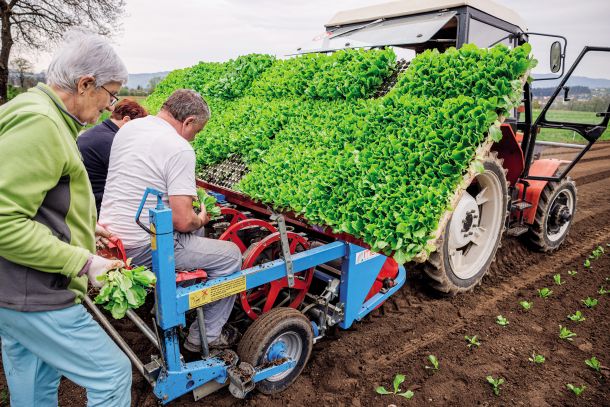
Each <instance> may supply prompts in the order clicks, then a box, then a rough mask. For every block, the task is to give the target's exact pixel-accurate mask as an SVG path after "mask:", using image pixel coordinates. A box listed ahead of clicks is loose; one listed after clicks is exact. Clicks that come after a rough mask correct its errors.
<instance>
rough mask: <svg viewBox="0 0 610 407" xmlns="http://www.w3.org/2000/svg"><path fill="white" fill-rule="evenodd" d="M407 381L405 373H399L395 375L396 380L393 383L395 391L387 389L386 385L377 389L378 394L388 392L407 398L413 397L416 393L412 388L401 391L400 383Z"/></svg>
mask: <svg viewBox="0 0 610 407" xmlns="http://www.w3.org/2000/svg"><path fill="white" fill-rule="evenodd" d="M404 381H405V375H402V374H397V375H396V376H395V377H394V382H393V383H392V385H393V386H394V391H393V392H390V391H388V390H386V389H385V387H383V386H379V387H377V388H376V389H375V391H376V392H377V394H381V395H386V394H395V395H397V396H401V397H404V398H406V399H407V400H409V399H411V398H413V396H414V395H415V393H413V392H412V391H411V390H407V391H405V392H401V390H400V385H401V384H402V383H403V382H404Z"/></svg>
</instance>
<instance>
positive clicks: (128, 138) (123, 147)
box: [100, 89, 241, 352]
mask: <svg viewBox="0 0 610 407" xmlns="http://www.w3.org/2000/svg"><path fill="white" fill-rule="evenodd" d="M209 117H210V110H209V108H208V105H207V104H206V102H205V101H204V100H203V98H202V97H201V95H199V93H197V92H195V91H193V90H187V89H180V90H177V91H175V92H174V93H173V94H172V95H171V96H170V97H169V98H168V99H167V100H166V101H165V103H164V104H163V107H162V108H161V111H160V112H159V113H158V114H157V115H156V116H147V117H145V118H141V119H136V120H132V121H130V122H128V123H126V124H125V125H124V126H123V127H121V129H120V130H119V131H118V132H117V134H116V136H115V138H114V142H113V144H112V150H111V152H110V164H109V168H108V178H107V180H106V187H105V191H104V198H103V201H102V207H101V211H100V223H101V224H102V225H105V226H106V227H107V229H108V230H109V231H110V232H112V233H113V234H114V235H116V236H117V237H119V238H120V239H121V240H122V242H123V245H124V246H125V251H126V252H127V256H128V257H131V258H132V262H133V264H137V265H146V266H148V267H150V266H151V263H152V252H151V249H150V236H149V235H148V233H146V232H145V231H144V230H142V229H141V228H140V227H139V226H138V225H137V224H136V223H135V221H134V216H135V214H136V212H137V209H138V206H139V204H140V200H141V199H142V195H143V193H144V190H145V189H146V188H148V187H151V188H155V189H157V190H159V191H161V192H163V193H164V200H165V203H166V205H169V207H170V208H171V209H172V220H173V224H174V232H175V233H174V239H175V244H174V247H175V249H174V257H175V261H176V268H177V269H179V270H195V269H204V270H205V271H206V272H207V273H208V276H209V278H216V277H221V276H225V275H228V274H232V273H234V272H236V271H238V270H239V269H240V268H241V252H240V250H239V248H238V247H237V245H235V244H234V243H232V242H226V241H220V240H214V239H206V238H204V237H201V236H200V231H201V230H202V229H201V228H202V227H203V226H204V225H205V224H206V223H207V222H208V221H209V218H208V216H207V214H206V213H205V209H203V210H202V212H201V213H200V214H199V215H197V214H196V213H195V212H194V210H193V199H195V197H196V196H197V192H196V185H195V152H194V151H193V148H192V147H191V145H190V144H189V142H190V141H192V140H193V139H194V138H195V135H196V134H197V133H198V132H200V131H201V130H202V129H203V127H204V126H205V125H206V123H207V121H208V119H209ZM154 207H155V198H154V197H149V200H148V201H147V202H146V206H145V208H154ZM143 213H144V214H146V213H147V211H144V212H143ZM141 220H142V222H143V223H145V224H148V217H147V216H142V218H141ZM234 301H235V297H234V296H231V297H228V298H224V299H222V300H219V301H216V302H213V303H211V304H208V305H206V306H204V315H205V328H206V336H207V339H208V343H209V345H210V347H211V348H213V347H217V348H222V347H227V346H230V345H232V344H233V343H234V342H235V340H236V339H237V338H236V332H235V331H234V330H232V329H230V327H228V326H227V327H225V326H224V325H225V323H226V322H227V319H228V318H229V314H230V313H231V309H232V308H233V303H234ZM184 347H185V348H186V349H187V350H188V351H191V352H198V351H199V350H200V347H201V337H200V334H199V326H198V324H197V321H196V320H195V322H194V323H193V324H192V325H191V327H190V329H189V336H188V338H187V340H186V342H185V344H184Z"/></svg>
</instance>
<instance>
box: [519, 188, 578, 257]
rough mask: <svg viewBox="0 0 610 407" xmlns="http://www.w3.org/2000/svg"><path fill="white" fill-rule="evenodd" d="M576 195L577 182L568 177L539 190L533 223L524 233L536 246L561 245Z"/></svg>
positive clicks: (552, 247)
mask: <svg viewBox="0 0 610 407" xmlns="http://www.w3.org/2000/svg"><path fill="white" fill-rule="evenodd" d="M576 199H577V198H576V184H575V183H574V181H572V180H571V179H570V178H569V177H568V178H565V179H563V180H561V181H559V182H549V183H547V184H546V186H545V187H544V189H543V190H542V193H541V194H540V200H539V201H538V208H536V217H535V218H534V224H533V225H532V227H531V228H530V230H529V232H528V233H527V234H526V235H525V239H526V240H527V242H528V243H530V244H531V246H533V248H534V249H536V250H539V251H541V252H550V251H553V250H556V249H558V248H559V246H561V243H563V241H564V240H565V238H566V236H567V235H568V232H569V231H570V226H572V220H573V219H574V214H575V213H576Z"/></svg>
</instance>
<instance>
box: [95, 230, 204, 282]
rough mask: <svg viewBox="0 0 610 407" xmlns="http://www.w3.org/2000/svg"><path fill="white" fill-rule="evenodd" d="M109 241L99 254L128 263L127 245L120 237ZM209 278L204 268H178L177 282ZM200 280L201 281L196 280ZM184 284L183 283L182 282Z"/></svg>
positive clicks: (201, 280) (98, 250) (100, 249)
mask: <svg viewBox="0 0 610 407" xmlns="http://www.w3.org/2000/svg"><path fill="white" fill-rule="evenodd" d="M108 240H109V242H108V244H107V245H105V246H103V247H99V248H98V249H97V255H98V256H102V257H105V258H107V259H120V260H123V262H124V263H125V264H127V254H126V253H125V247H123V242H121V239H119V238H118V237H111V238H110V239H108ZM207 279H208V273H206V272H205V270H202V269H196V270H192V271H187V270H176V284H178V283H184V282H186V281H188V282H190V283H191V284H194V283H199V282H203V281H205V280H207ZM196 280H199V281H196ZM181 285H183V284H181Z"/></svg>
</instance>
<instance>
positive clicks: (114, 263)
mask: <svg viewBox="0 0 610 407" xmlns="http://www.w3.org/2000/svg"><path fill="white" fill-rule="evenodd" d="M85 267H86V266H85ZM121 267H125V263H123V261H121V260H109V259H106V258H104V257H102V256H97V255H92V256H91V263H90V264H89V268H88V269H87V270H86V271H85V272H86V273H87V277H88V278H89V282H90V283H91V285H92V286H93V287H96V288H100V287H101V286H103V285H104V283H103V282H101V281H98V279H97V278H98V277H99V276H102V275H104V274H106V273H107V272H108V271H109V270H113V269H116V268H121Z"/></svg>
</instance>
